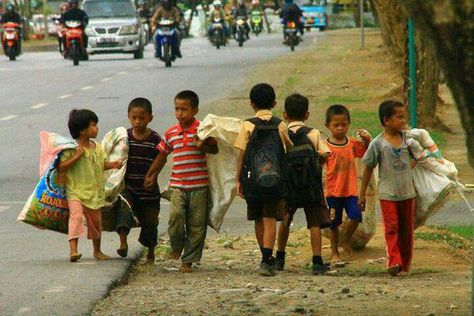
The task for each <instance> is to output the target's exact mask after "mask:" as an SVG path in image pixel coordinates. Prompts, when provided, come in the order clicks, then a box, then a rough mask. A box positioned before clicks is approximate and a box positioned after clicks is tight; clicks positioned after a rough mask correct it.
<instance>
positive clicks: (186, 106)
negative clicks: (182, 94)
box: [174, 99, 199, 125]
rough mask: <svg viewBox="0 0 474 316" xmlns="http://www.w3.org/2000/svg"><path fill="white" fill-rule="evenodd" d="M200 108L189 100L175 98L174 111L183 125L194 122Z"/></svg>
mask: <svg viewBox="0 0 474 316" xmlns="http://www.w3.org/2000/svg"><path fill="white" fill-rule="evenodd" d="M198 110H199V109H198V108H193V106H192V105H191V101H189V100H181V99H175V100H174V111H175V115H176V119H177V120H178V122H179V123H180V124H181V125H189V124H191V123H192V122H193V120H194V116H195V115H196V114H197V113H198Z"/></svg>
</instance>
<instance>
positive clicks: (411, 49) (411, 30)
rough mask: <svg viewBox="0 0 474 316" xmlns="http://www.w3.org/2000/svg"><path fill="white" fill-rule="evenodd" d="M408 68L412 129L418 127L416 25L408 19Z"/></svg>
mask: <svg viewBox="0 0 474 316" xmlns="http://www.w3.org/2000/svg"><path fill="white" fill-rule="evenodd" d="M408 68H409V77H410V79H409V80H410V96H409V106H410V125H411V128H416V127H417V126H418V118H417V113H416V54H415V24H414V23H413V20H412V19H410V18H408Z"/></svg>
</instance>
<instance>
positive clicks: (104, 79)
mask: <svg viewBox="0 0 474 316" xmlns="http://www.w3.org/2000/svg"><path fill="white" fill-rule="evenodd" d="M110 79H111V78H108V77H105V78H102V80H100V81H102V82H106V81H109V80H110Z"/></svg>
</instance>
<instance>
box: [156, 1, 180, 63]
mask: <svg viewBox="0 0 474 316" xmlns="http://www.w3.org/2000/svg"><path fill="white" fill-rule="evenodd" d="M161 19H168V20H172V21H173V22H174V23H175V26H176V27H178V25H179V22H180V21H181V15H180V14H179V11H178V9H177V8H176V7H173V6H172V5H171V1H170V0H161V7H159V8H158V9H157V10H156V11H155V14H153V17H152V18H151V25H152V30H153V32H154V36H153V38H154V39H155V50H156V51H155V57H157V58H160V59H162V58H163V56H162V55H161V39H160V38H158V36H159V34H158V29H157V26H158V24H159V23H160V21H161ZM179 43H180V35H179V32H178V30H177V29H176V28H175V29H174V33H173V37H172V41H171V55H172V58H173V57H178V58H181V57H182V55H181V51H180V47H179Z"/></svg>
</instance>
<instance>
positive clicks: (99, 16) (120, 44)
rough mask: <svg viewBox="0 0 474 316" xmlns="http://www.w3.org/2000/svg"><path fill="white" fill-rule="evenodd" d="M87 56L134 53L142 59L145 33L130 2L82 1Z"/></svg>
mask: <svg viewBox="0 0 474 316" xmlns="http://www.w3.org/2000/svg"><path fill="white" fill-rule="evenodd" d="M83 9H84V11H86V13H87V15H88V16H89V25H88V26H87V28H86V34H87V36H88V37H89V39H88V47H87V53H89V54H110V53H133V57H134V58H135V59H141V58H143V50H144V47H145V45H146V34H145V30H144V28H143V25H142V23H141V22H140V19H139V18H138V15H137V12H136V9H135V5H134V4H133V1H132V0H85V1H84V3H83Z"/></svg>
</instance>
